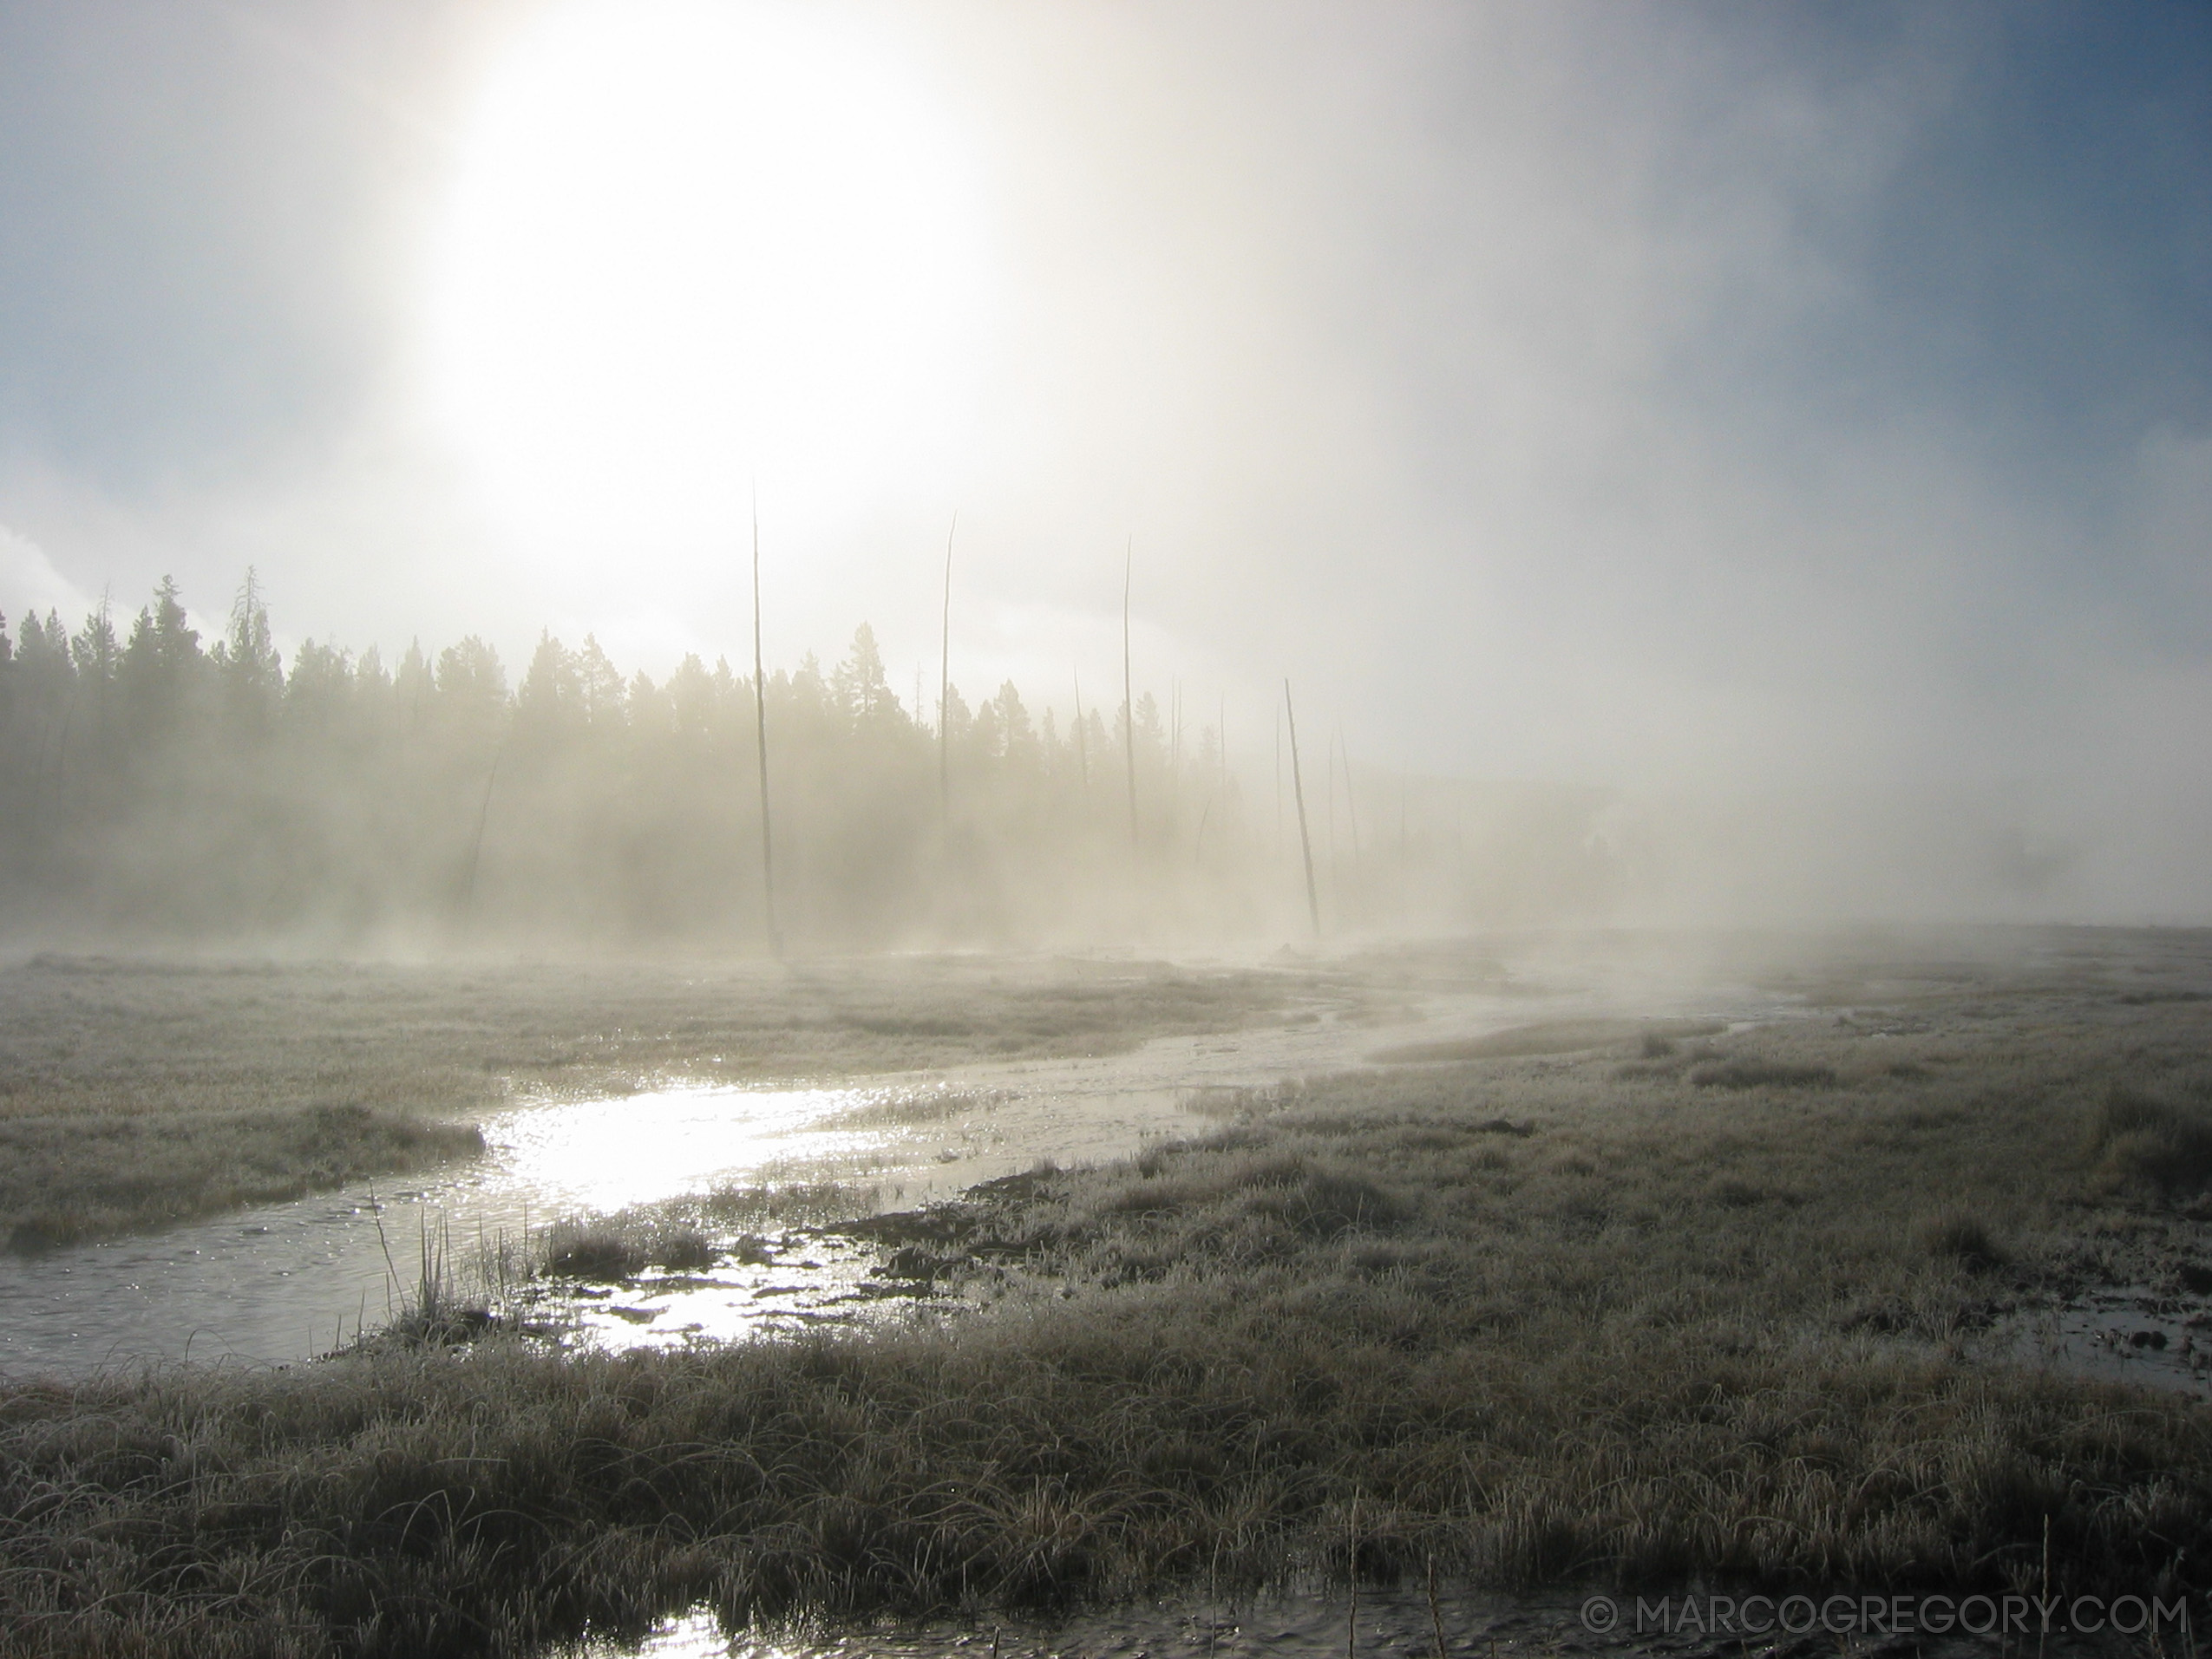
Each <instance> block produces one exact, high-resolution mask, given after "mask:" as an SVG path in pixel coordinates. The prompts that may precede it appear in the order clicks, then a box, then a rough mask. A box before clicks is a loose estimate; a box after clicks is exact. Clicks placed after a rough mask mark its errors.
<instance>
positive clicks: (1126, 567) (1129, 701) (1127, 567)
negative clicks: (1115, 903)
mask: <svg viewBox="0 0 2212 1659" xmlns="http://www.w3.org/2000/svg"><path fill="white" fill-rule="evenodd" d="M1135 560H1136V538H1135V536H1131V537H1130V538H1129V548H1128V551H1127V552H1124V553H1123V555H1122V751H1123V753H1124V754H1126V755H1127V756H1128V758H1129V851H1130V852H1135V851H1136V699H1135V696H1134V695H1133V694H1134V690H1135V684H1136V682H1135V680H1134V679H1133V678H1132V677H1131V676H1130V674H1129V573H1130V572H1131V571H1132V570H1133V569H1134V568H1135Z"/></svg>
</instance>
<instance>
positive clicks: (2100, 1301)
mask: <svg viewBox="0 0 2212 1659" xmlns="http://www.w3.org/2000/svg"><path fill="white" fill-rule="evenodd" d="M1986 1346H1987V1347H1990V1348H1993V1349H1994V1350H1995V1357H1997V1358H1999V1359H2000V1360H2004V1361H2007V1362H2011V1363H2013V1364H2024V1365H2029V1366H2035V1367H2039V1368H2045V1369H2048V1370H2052V1371H2055V1372H2058V1373H2059V1374H2060V1375H2065V1376H2078V1377H2094V1378H2096V1379H2097V1380H2098V1381H2104V1382H2131V1383H2135V1384H2137V1385H2138V1386H2140V1387H2142V1388H2156V1389H2159V1390H2161V1391H2162V1392H2164V1393H2169V1394H2186V1395H2189V1397H2191V1398H2193V1399H2197V1400H2212V1375H2208V1374H2212V1304H2209V1303H2208V1301H2207V1299H2206V1298H2204V1297H2176V1296H2173V1295H2170V1294H2169V1293H2167V1292H2164V1291H2162V1290H2159V1289H2157V1288H2156V1286H2153V1285H2148V1284H2120V1285H2111V1286H2105V1287H2102V1288H2099V1289H2097V1290H2088V1291H2085V1292H2084V1293H2083V1294H2082V1295H2080V1296H2078V1297H2074V1298H2072V1299H2071V1300H2069V1301H2067V1302H2065V1303H2060V1304H2058V1305H2056V1306H2050V1307H2042V1308H2030V1309H2024V1310H2020V1311H2019V1312H2018V1313H2016V1314H2013V1315H2012V1316H2008V1317H2007V1318H2006V1320H2004V1321H2003V1322H2001V1323H2000V1324H1999V1327H1998V1329H1997V1330H1996V1331H1995V1332H1994V1333H1993V1338H1992V1340H1991V1342H1989V1343H1987V1344H1986Z"/></svg>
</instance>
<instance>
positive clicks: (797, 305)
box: [430, 0, 991, 555]
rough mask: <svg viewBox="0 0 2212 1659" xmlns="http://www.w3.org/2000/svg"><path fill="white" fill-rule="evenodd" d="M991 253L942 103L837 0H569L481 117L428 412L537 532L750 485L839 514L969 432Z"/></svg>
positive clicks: (449, 253)
mask: <svg viewBox="0 0 2212 1659" xmlns="http://www.w3.org/2000/svg"><path fill="white" fill-rule="evenodd" d="M990 266H991V262H990V259H989V257H988V245H987V238H986V234H985V224H984V215H983V212H982V205H981V200H980V192H979V188H978V181H977V179H976V176H975V169H974V167H973V166H972V162H971V160H970V159H969V157H968V156H967V155H966V154H965V153H964V152H963V147H962V144H961V142H960V139H959V133H958V130H957V128H956V127H955V126H954V125H953V123H952V121H951V119H950V115H949V112H947V111H946V109H945V108H942V107H941V105H940V104H939V103H938V102H936V101H933V98H932V97H931V96H930V95H929V93H928V92H927V90H926V88H925V87H924V86H923V85H922V83H921V82H920V80H919V77H918V76H917V75H914V74H913V71H912V69H910V68H909V67H908V66H907V65H906V64H904V63H902V62H900V59H899V58H898V57H897V56H896V55H895V53H894V52H893V51H892V49H890V47H889V45H888V43H887V42H885V41H884V40H883V39H882V38H881V37H880V36H879V35H877V34H875V33H874V32H872V31H870V30H868V29H865V28H863V27H861V26H860V25H859V24H858V23H856V22H855V21H854V19H852V18H849V17H842V16H841V14H839V13H838V12H837V11H836V10H834V9H833V8H830V7H828V6H819V5H811V6H801V5H778V4H763V3H754V4H743V5H740V4H729V3H721V4H687V3H681V0H578V3H569V4H566V5H563V6H560V7H559V8H558V9H556V10H554V11H553V12H552V13H551V14H549V15H548V16H546V17H544V18H543V19H541V20H540V22H539V23H537V24H536V25H535V26H534V27H533V29H531V30H530V31H529V32H528V33H527V35H526V36H524V37H523V38H522V39H520V41H519V42H517V43H516V44H515V46H514V48H513V49H512V50H511V51H510V52H509V54H508V55H507V56H506V57H505V58H504V59H503V60H502V61H501V62H500V63H499V64H498V65H497V66H496V67H495V69H494V72H493V74H492V76H491V78H490V81H489V82H488V85H487V87H486V88H485V90H484V94H483V97H482V100H481V104H480V106H479V108H478V110H477V113H476V116H475V119H474V121H473V123H472V125H471V127H470V128H469V130H468V138H467V141H466V145H465V148H464V152H463V156H462V163H461V169H460V173H459V176H458V178H457V180H456V183H455V192H454V197H453V201H452V206H451V213H450V218H449V220H448V225H447V231H446V235H445V237H444V238H443V240H442V245H441V248H440V251H439V258H438V263H437V266H436V269H435V274H434V280H433V284H432V293H431V320H430V348H431V349H430V381H431V387H430V390H431V396H432V401H433V407H434V409H435V415H436V417H437V419H438V421H440V423H441V425H442V427H443V428H444V429H445V431H446V432H447V434H448V437H449V439H450V440H451V441H453V442H454V443H455V445H456V446H457V447H459V448H460V450H461V453H462V454H463V455H464V456H465V457H466V458H467V460H468V462H469V463H470V465H471V467H473V469H474V471H475V473H476V474H477V475H478V478H479V481H480V483H481V486H482V487H483V488H484V489H485V491H486V492H487V493H488V496H489V498H490V500H491V504H492V505H493V506H494V509H495V511H496V512H497V513H499V515H500V516H501V519H503V520H505V521H506V522H507V523H508V524H509V525H510V526H512V527H513V528H514V529H515V530H517V531H520V532H524V533H525V534H527V535H529V536H531V537H533V538H536V539H542V540H545V541H548V542H551V543H555V544H566V545H570V546H572V547H573V546H578V545H581V544H582V543H584V542H587V541H589V542H596V543H597V544H598V545H599V551H600V552H602V553H603V554H612V555H620V554H622V553H625V552H632V551H633V549H632V548H625V546H623V545H622V543H623V541H625V540H626V539H631V538H635V537H640V536H647V537H650V536H663V537H665V536H670V535H673V536H675V537H677V538H678V539H688V538H690V537H696V536H697V535H702V534H704V535H710V536H723V535H726V534H728V533H730V532H732V531H734V530H735V529H736V526H737V524H738V523H739V522H740V521H741V520H742V519H743V514H744V512H745V510H746V509H745V500H746V497H747V493H748V491H749V488H750V487H751V485H752V483H753V481H754V480H756V479H757V480H758V484H759V487H760V490H761V492H762V497H763V499H764V500H773V501H774V502H775V504H776V508H777V510H778V516H779V518H781V519H782V520H783V521H784V522H785V523H787V524H788V523H790V522H791V521H792V520H793V519H798V520H800V521H801V522H805V523H812V524H815V525H824V526H827V525H834V524H836V523H837V522H839V521H840V520H841V519H846V518H847V517H848V516H849V515H851V514H852V513H854V512H855V510H857V509H859V508H861V507H864V506H867V504H869V503H870V502H872V501H874V500H879V499H880V498H881V497H883V496H884V495H885V494H886V493H895V492H898V491H900V490H902V489H907V488H916V487H920V488H926V487H929V486H930V484H931V482H932V474H933V473H934V472H937V471H939V470H940V469H942V468H943V467H945V466H946V464H947V462H948V460H949V459H950V458H951V457H952V455H953V454H956V453H957V449H958V446H959V441H960V439H961V437H962V436H963V434H964V433H965V428H966V427H967V425H968V423H969V422H970V421H971V420H972V410H973V407H974V399H975V395H976V387H977V385H978V382H979V380H980V378H981V374H982V368H983V362H982V360H983V357H984V355H985V349H986V346H987V338H986V327H985V325H986V323H987V319H988V314H989V311H990V309H991V269H990ZM940 482H941V480H940ZM548 551H550V549H548Z"/></svg>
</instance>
